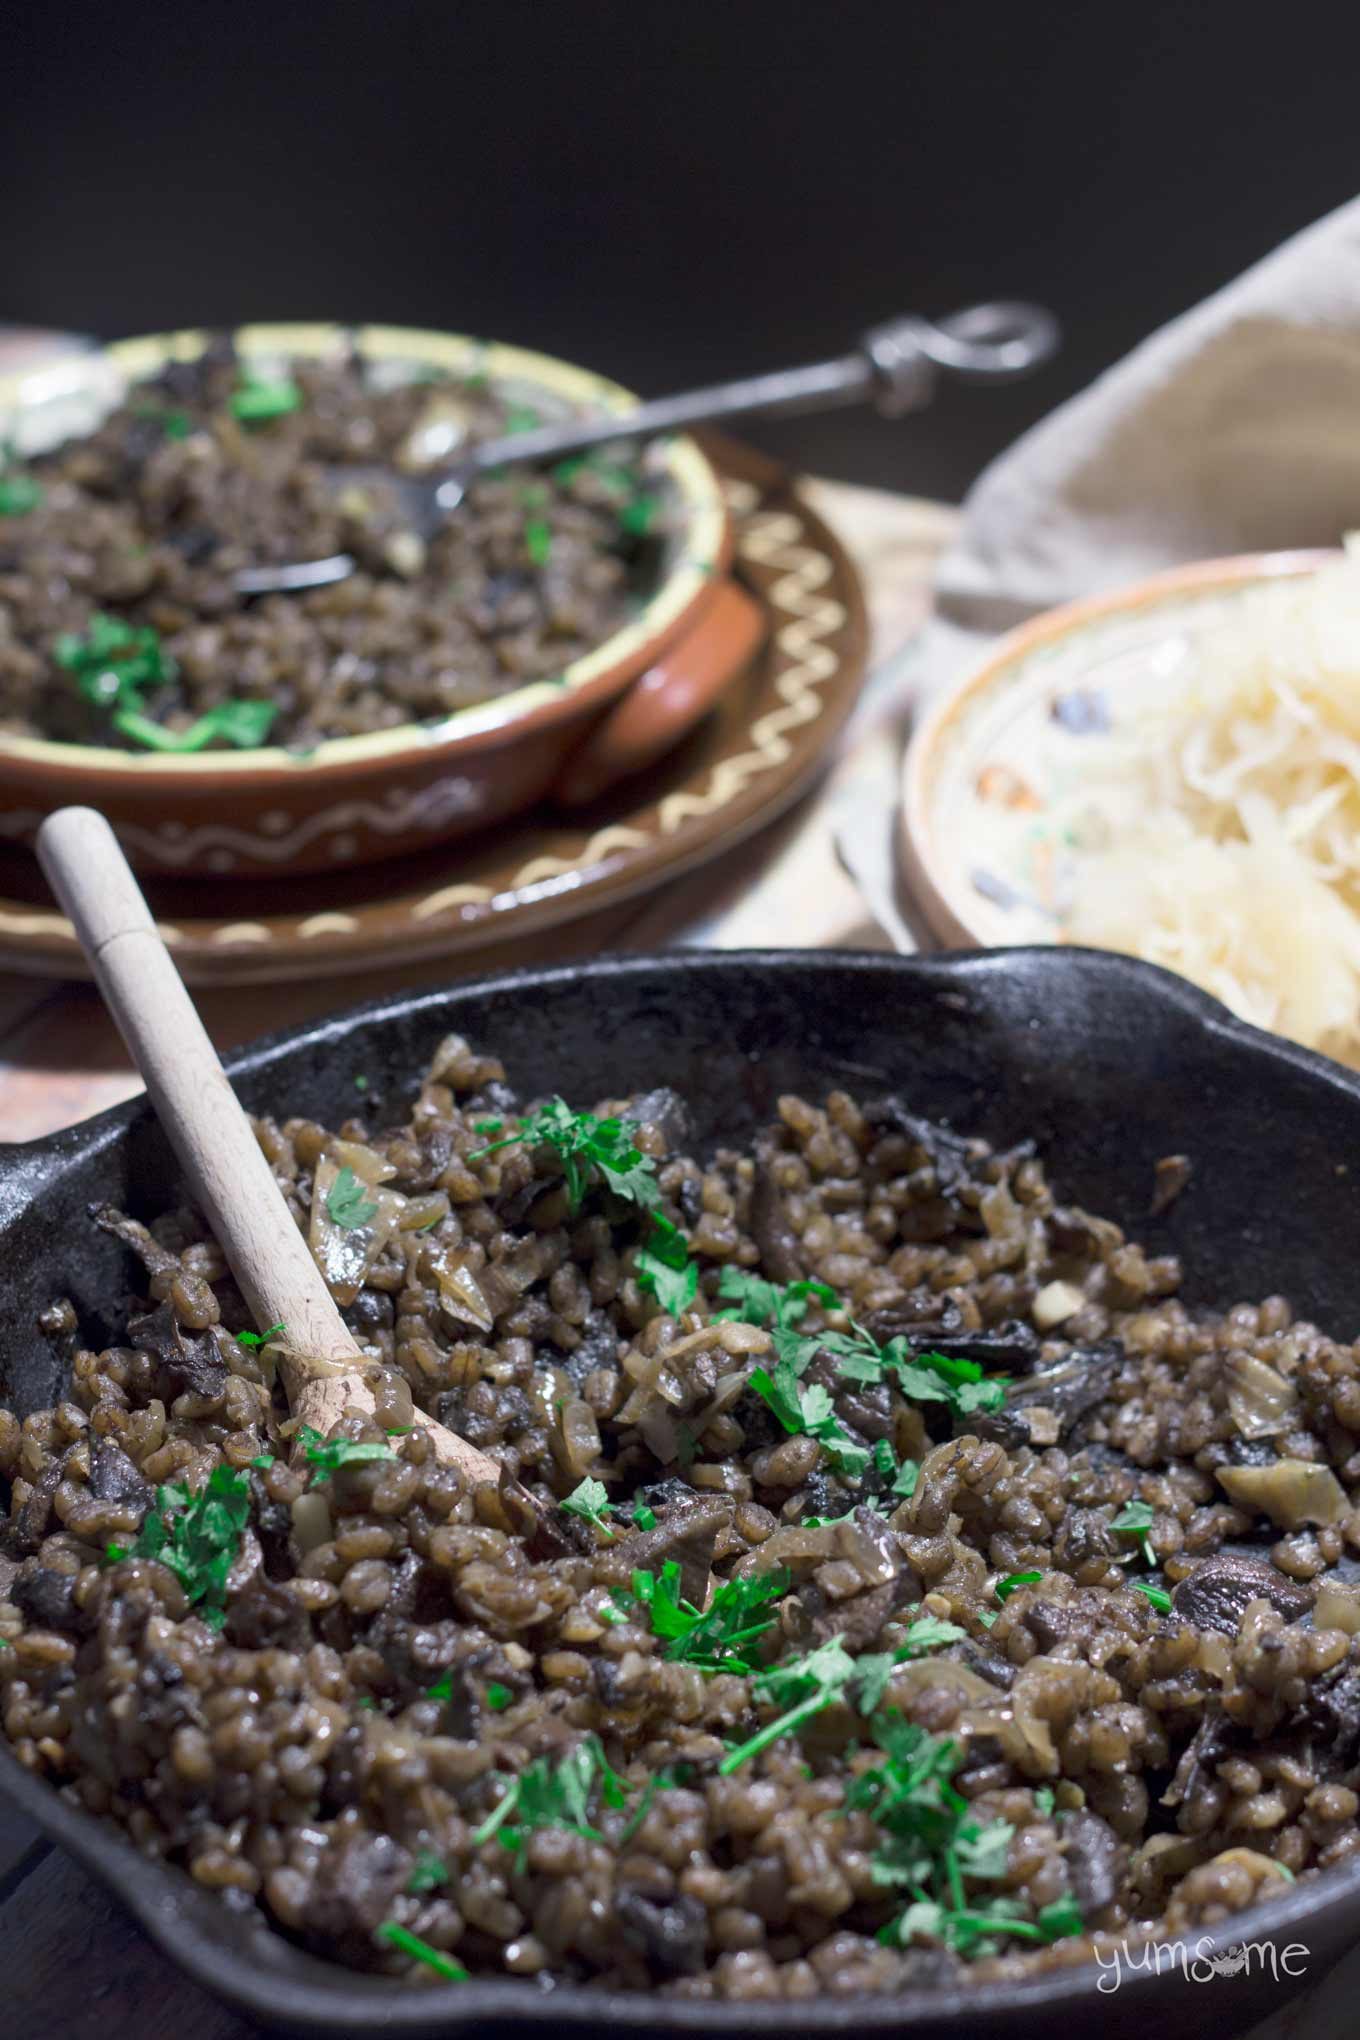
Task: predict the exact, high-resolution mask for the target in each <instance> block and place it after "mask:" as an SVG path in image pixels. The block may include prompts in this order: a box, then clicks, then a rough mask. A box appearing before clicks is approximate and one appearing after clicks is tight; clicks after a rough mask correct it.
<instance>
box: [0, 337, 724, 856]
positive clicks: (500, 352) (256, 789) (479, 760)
mask: <svg viewBox="0 0 1360 2040" xmlns="http://www.w3.org/2000/svg"><path fill="white" fill-rule="evenodd" d="M208 338H209V336H208V335H207V334H206V333H202V332H183V333H169V334H158V335H154V336H152V337H150V338H145V339H138V340H125V341H120V342H118V343H117V344H116V345H114V346H111V347H106V348H102V349H99V350H97V351H92V352H90V353H88V354H85V355H78V356H75V357H73V358H71V359H68V360H63V361H61V362H58V363H56V364H54V365H53V366H51V367H50V368H46V369H43V370H40V371H38V372H36V373H30V374H27V375H19V376H12V377H9V378H7V379H0V440H12V441H14V442H15V444H16V445H17V446H18V448H19V451H20V452H21V453H23V454H29V453H34V452H37V451H40V450H41V449H43V448H45V447H47V446H51V445H55V444H57V443H58V442H59V441H60V440H62V439H64V438H67V437H70V436H71V435H73V434H77V433H81V432H88V431H90V430H92V429H93V427H94V426H95V425H96V424H97V423H98V422H99V420H100V419H101V418H102V417H104V416H105V415H106V414H107V413H108V411H110V410H111V409H112V408H113V407H114V405H115V404H116V403H117V402H118V401H119V399H120V398H121V396H122V394H123V392H124V391H125V390H126V389H127V387H128V385H129V384H131V383H135V382H140V381H142V380H144V379H145V378H146V377H148V376H151V375H154V374H155V373H156V372H157V371H158V370H159V369H160V368H162V367H163V366H164V365H165V363H166V362H167V361H170V360H186V359H188V360H191V359H193V358H194V357H195V356H196V355H197V354H198V353H200V352H201V351H202V350H203V348H204V347H205V346H206V345H207V342H208ZM234 338H235V342H236V346H237V348H238V351H239V352H240V354H241V356H242V357H243V359H245V360H247V361H249V362H250V363H251V364H252V365H253V366H254V367H256V368H257V369H259V370H260V371H261V372H263V373H271V372H277V371H278V370H279V369H280V368H281V367H282V366H283V365H284V364H286V363H287V362H288V361H290V360H299V359H307V358H313V359H314V358H317V357H324V356H326V355H328V354H332V353H335V352H337V351H339V350H341V349H348V348H349V347H351V346H357V347H358V348H359V350H360V351H361V352H362V353H363V354H364V356H365V357H366V358H367V359H368V360H370V361H372V362H374V363H376V364H379V365H380V366H379V371H378V372H379V373H385V374H387V375H390V376H391V377H392V379H393V380H394V381H395V380H400V379H401V378H402V377H403V376H410V375H415V374H418V373H420V372H421V371H422V370H427V369H429V368H438V369H443V370H451V371H453V372H454V373H459V372H464V373H466V372H471V371H473V370H474V368H475V369H476V370H478V371H480V372H482V373H484V374H486V375H489V376H490V377H491V378H492V379H493V380H494V381H496V382H498V383H500V384H501V385H502V386H504V387H505V388H506V389H507V390H508V391H509V392H510V393H511V394H512V395H513V396H514V397H516V398H517V399H519V400H521V401H523V400H526V399H529V400H532V401H533V402H534V404H535V405H536V406H537V407H538V408H540V409H541V410H542V411H544V412H545V413H546V414H548V415H549V416H551V415H558V416H561V415H566V414H569V413H570V412H572V411H574V410H577V409H581V408H586V409H599V408H602V407H609V408H613V409H621V408H626V407H627V406H628V405H630V404H632V403H633V402H634V401H635V399H634V398H633V397H632V396H631V395H630V393H629V392H628V391H627V390H624V389H621V388H620V387H619V385H618V384H617V383H612V382H607V381H605V380H604V379H603V378H602V377H600V376H597V375H594V374H592V373H590V372H589V371H588V370H586V369H582V368H575V367H572V366H570V365H569V364H568V363H566V362H561V361H556V360H554V359H553V358H552V357H550V356H548V355H544V354H532V353H528V352H525V351H524V350H522V349H520V348H514V347H504V346H500V345H498V344H494V343H493V344H487V343H485V342H482V341H476V340H471V339H468V338H466V337H465V336H463V335H461V334H454V333H428V332H419V331H415V330H411V329H408V328H405V327H396V326H362V327H357V328H355V327H340V326H331V325H317V326H313V325H271V326H246V327H242V328H241V329H239V330H238V331H237V332H236V334H235V335H234ZM664 462H665V476H666V484H667V486H668V488H669V490H670V492H671V503H672V505H673V506H674V507H675V510H676V511H677V513H678V514H676V515H675V516H674V517H673V518H672V520H671V522H672V524H673V527H674V528H673V530H672V533H671V536H670V537H669V539H668V540H667V543H666V549H665V554H664V557H663V562H662V567H661V570H660V573H659V576H658V580H657V584H656V586H655V588H654V589H653V591H652V592H651V594H650V595H649V596H648V598H647V600H646V601H645V603H644V605H643V607H642V608H641V610H640V611H639V613H638V614H637V616H635V617H634V618H633V619H632V621H631V622H629V623H628V625H627V626H626V627H625V628H624V629H623V630H621V631H618V632H616V633H615V634H614V635H613V636H612V637H610V638H609V639H607V640H606V641H605V643H603V644H602V645H599V646H597V647H596V649H595V650H594V651H593V652H591V653H589V654H588V655H587V656H586V657H585V658H583V659H579V660H577V661H576V662H575V664H573V665H571V666H569V667H568V668H567V670H566V672H565V674H564V675H563V677H562V678H561V680H558V681H551V682H550V681H536V682H534V683H533V684H531V685H529V686H526V687H522V688H519V689H517V690H516V692H514V693H513V694H509V695H504V696H501V697H500V698H499V699H497V700H495V701H491V702H484V703H480V704H478V705H477V706H476V707H473V708H469V709H465V710H463V711H462V712H461V713H459V714H458V715H456V716H451V717H449V718H447V719H446V720H444V721H442V722H438V723H429V724H411V725H409V726H407V727H405V728H403V729H396V730H385V731H382V732H381V733H379V734H376V735H371V736H362V737H344V738H338V739H334V740H332V741H330V742H328V743H324V744H321V745H319V746H318V747H317V749H316V750H315V751H313V752H311V753H309V754H308V755H307V756H305V757H294V756H292V755H291V754H290V753H289V752H287V751H285V750H283V749H281V748H279V747H277V746H265V747H262V748H261V749H259V750H254V751H248V752H239V751H238V752H207V753H200V754H197V755H192V756H189V757H165V756H159V755H154V754H151V755H140V754H131V753H127V752H123V751H115V750H111V749H103V748H98V747H96V746H93V745H82V744H59V743H48V742H43V741H39V740H36V739H31V738H24V737H0V833H2V834H3V835H5V836H7V837H8V838H10V840H12V841H14V840H17V841H20V842H28V841H30V840H31V838H32V835H33V833H34V831H35V830H36V828H37V826H38V823H39V822H40V821H41V820H42V818H43V816H44V815H45V814H47V813H49V812H50V811H51V810H52V809H53V808H56V807H61V806H63V805H64V804H65V803H67V802H69V801H79V802H83V803H85V804H87V805H90V806H94V807H97V808H100V809H101V810H102V811H103V812H104V813H105V814H106V815H107V816H108V817H109V820H110V821H111V822H112V823H113V826H114V828H115V829H116V830H117V833H118V835H119V837H120V839H121V840H122V842H123V844H124V845H125V847H126V849H127V851H128V854H129V855H130V857H131V858H132V860H133V862H134V863H135V864H137V865H138V866H139V868H141V869H142V870H144V871H160V872H165V873H172V874H174V875H176V876H180V877H183V876H185V875H186V874H189V875H192V874H194V873H206V872H211V873H212V874H213V875H214V876H240V877H249V878H260V877H264V876H267V875H269V874H271V873H282V872H302V871H318V870H326V869H331V870H333V869H335V868H337V867H340V866H347V865H353V864H359V863H364V862H369V861H372V860H374V859H377V858H381V857H390V856H394V855H397V854H400V853H403V852H409V851H412V850H417V849H421V848H424V847H426V846H428V845H429V844H431V843H435V842H439V841H441V840H444V839H446V838H449V837H452V836H457V835H463V834H467V833H469V832H471V831H472V830H477V829H484V828H486V827H487V826H488V825H489V824H492V823H494V822H497V821H500V820H502V819H503V818H504V817H505V816H507V815H512V814H517V813H519V812H520V811H521V810H523V809H525V808H528V807H530V806H532V805H533V804H534V802H536V801H538V800H540V799H541V798H542V797H543V796H544V795H545V794H546V793H548V792H549V791H550V790H553V791H554V792H555V793H556V794H557V795H558V796H559V797H560V798H561V799H563V800H565V801H568V802H570V801H573V800H589V799H593V798H594V796H595V795H596V794H597V793H599V792H600V791H601V790H602V788H603V787H605V786H607V785H609V784H611V783H612V782H613V781H614V780H615V779H619V778H622V777H624V776H625V775H626V774H628V773H630V772H634V771H637V770H639V769H640V768H641V767H643V766H644V765H648V764H650V763H651V762H652V761H653V760H654V759H655V758H658V757H660V756H661V754H662V753H663V752H664V751H666V750H668V749H669V748H670V747H671V746H672V745H673V744H674V743H676V742H677V741H678V740H679V738H680V737H682V736H683V735H684V733H685V732H686V731H687V730H688V729H690V728H691V727H692V726H693V724H694V723H695V722H697V721H698V719H699V718H700V717H701V716H702V715H703V714H704V713H705V711H706V710H707V709H708V708H709V707H711V706H712V704H713V702H714V701H715V700H716V699H717V697H718V695H719V694H720V693H721V691H722V689H723V687H724V686H725V685H726V683H727V681H728V680H730V679H731V678H732V676H733V675H734V674H735V673H736V672H737V671H738V670H739V669H740V667H741V665H742V663H743V662H744V660H745V659H746V658H747V657H748V656H749V655H750V653H751V652H752V651H753V650H754V649H755V646H756V644H757V642H758V640H759V637H760V635H761V630H762V622H761V616H760V612H759V610H758V609H757V607H756V605H755V604H754V602H752V601H751V599H750V597H748V596H747V595H746V594H745V593H744V591H743V590H741V589H740V588H739V587H737V586H736V584H735V583H734V582H732V581H731V580H730V579H729V578H728V568H729V566H730V562H731V533H730V529H729V522H728V517H727V513H726V510H725V508H724V504H723V498H722V491H721V486H720V484H719V481H718V477H717V475H716V473H715V472H714V470H713V468H712V466H711V465H710V463H709V461H708V460H707V459H706V457H705V456H704V454H703V453H702V452H701V451H700V449H699V448H698V447H697V446H696V445H695V443H694V442H693V440H690V439H676V440H674V441H673V442H671V443H670V444H669V445H668V446H667V447H666V448H665V450H664Z"/></svg>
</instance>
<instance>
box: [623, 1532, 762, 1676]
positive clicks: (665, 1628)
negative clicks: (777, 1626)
mask: <svg viewBox="0 0 1360 2040" xmlns="http://www.w3.org/2000/svg"><path fill="white" fill-rule="evenodd" d="M791 1583H792V1576H791V1574H790V1573H788V1572H787V1571H786V1570H784V1569H783V1568H782V1567H780V1568H777V1569H776V1570H775V1571H773V1572H768V1573H756V1574H753V1575H752V1577H751V1578H749V1579H736V1580H724V1581H723V1583H722V1585H721V1586H719V1587H717V1588H716V1589H715V1590H714V1594H713V1598H712V1600H711V1602H710V1603H709V1605H708V1607H707V1609H703V1610H701V1609H698V1608H696V1607H695V1606H694V1605H693V1603H692V1602H690V1601H682V1600H681V1598H680V1591H679V1589H680V1568H679V1566H678V1565H677V1564H676V1562H675V1560H674V1559H668V1560H667V1561H666V1563H665V1565H663V1566H662V1568H661V1571H660V1572H659V1573H649V1572H644V1571H643V1570H642V1569H641V1568H639V1569H638V1570H637V1571H635V1572H634V1574H633V1585H632V1591H631V1592H629V1591H628V1590H627V1589H626V1588H619V1587H616V1588H615V1590H614V1600H615V1603H616V1604H617V1606H618V1607H619V1608H620V1609H621V1610H624V1611H625V1612H628V1611H631V1610H632V1609H633V1608H635V1607H638V1606H640V1607H641V1608H642V1609H644V1610H645V1612H646V1615H647V1619H648V1621H649V1622H650V1624H651V1630H652V1634H653V1636H660V1637H664V1638H665V1640H666V1648H665V1651H664V1652H663V1656H665V1657H667V1658H669V1659H670V1660H671V1661H672V1662H674V1663H680V1664H687V1665H694V1666H695V1667H696V1668H697V1669H698V1670H699V1671H701V1672H735V1673H737V1674H738V1675H739V1676H742V1675H746V1674H749V1673H750V1672H752V1671H754V1670H755V1666H754V1665H753V1664H752V1663H751V1662H750V1660H749V1658H748V1657H747V1656H746V1652H745V1646H746V1645H747V1644H750V1643H754V1642H755V1640H756V1638H757V1637H760V1636H763V1635H764V1634H765V1632H766V1630H768V1629H772V1628H773V1627H774V1621H775V1618H774V1613H773V1611H772V1609H771V1606H770V1604H771V1603H772V1602H774V1601H778V1600H780V1599H781V1598H782V1597H783V1596H784V1595H785V1594H786V1593H787V1592H788V1590H789V1587H790V1585H791ZM766 1610H770V1612H768V1613H766V1612H765V1611H766ZM752 1618H755V1619H752Z"/></svg>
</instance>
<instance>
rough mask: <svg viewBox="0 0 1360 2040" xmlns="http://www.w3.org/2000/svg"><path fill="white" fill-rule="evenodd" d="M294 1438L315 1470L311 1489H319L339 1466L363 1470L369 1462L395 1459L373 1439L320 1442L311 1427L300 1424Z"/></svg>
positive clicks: (394, 1454)
mask: <svg viewBox="0 0 1360 2040" xmlns="http://www.w3.org/2000/svg"><path fill="white" fill-rule="evenodd" d="M297 1436H298V1443H299V1444H300V1445H301V1446H302V1447H303V1450H304V1455H305V1457H306V1458H307V1459H308V1460H310V1462H311V1464H312V1465H313V1466H314V1467H315V1468H316V1472H315V1473H314V1474H313V1475H312V1486H313V1487H320V1485H321V1483H322V1481H325V1480H329V1479H330V1477H331V1475H332V1474H333V1473H338V1472H339V1470H340V1468H341V1467H342V1466H362V1465H364V1464H366V1463H367V1462H368V1461H370V1460H374V1459H395V1458H396V1456H397V1455H396V1453H395V1452H394V1451H393V1450H392V1448H391V1446H390V1445H379V1444H378V1442H377V1440H376V1439H354V1438H323V1437H322V1435H321V1433H320V1432H319V1431H317V1430H314V1429H313V1428H312V1426H311V1425H310V1424H300V1425H299V1426H298V1432H297Z"/></svg>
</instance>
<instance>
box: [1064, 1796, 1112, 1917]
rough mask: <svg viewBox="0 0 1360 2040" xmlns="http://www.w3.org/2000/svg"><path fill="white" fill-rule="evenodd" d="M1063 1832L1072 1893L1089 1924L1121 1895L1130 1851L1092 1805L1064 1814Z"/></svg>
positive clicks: (1082, 1915)
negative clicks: (1093, 1810)
mask: <svg viewBox="0 0 1360 2040" xmlns="http://www.w3.org/2000/svg"><path fill="white" fill-rule="evenodd" d="M1059 1833H1060V1837H1061V1845H1062V1852H1063V1854H1064V1856H1065V1857H1066V1858H1067V1874H1068V1878H1069V1880H1070V1882H1071V1886H1072V1896H1073V1897H1074V1898H1075V1899H1076V1901H1077V1908H1078V1910H1079V1911H1080V1913H1081V1917H1082V1922H1083V1924H1084V1925H1089V1924H1090V1922H1091V1921H1092V1920H1093V1919H1095V1918H1096V1916H1097V1915H1098V1914H1099V1913H1103V1912H1104V1910H1105V1908H1106V1906H1109V1905H1113V1904H1114V1901H1115V1899H1116V1898H1117V1897H1118V1896H1119V1889H1120V1886H1121V1885H1122V1883H1123V1881H1124V1861H1125V1857H1126V1854H1127V1851H1126V1850H1125V1847H1124V1845H1123V1843H1122V1842H1121V1841H1120V1839H1119V1837H1118V1835H1117V1834H1116V1833H1115V1831H1114V1829H1113V1828H1112V1827H1111V1826H1110V1825H1109V1824H1108V1822H1106V1821H1103V1820H1102V1819H1101V1818H1100V1815H1099V1814H1097V1813H1091V1812H1090V1811H1089V1810H1088V1809H1083V1810H1082V1811H1081V1812H1079V1813H1067V1814H1064V1815H1063V1818H1062V1825H1061V1828H1060V1830H1059Z"/></svg>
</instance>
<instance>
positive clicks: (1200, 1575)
mask: <svg viewBox="0 0 1360 2040" xmlns="http://www.w3.org/2000/svg"><path fill="white" fill-rule="evenodd" d="M1315 1592H1316V1589H1315V1588H1314V1587H1313V1585H1312V1584H1311V1583H1310V1584H1308V1585H1306V1586H1305V1585H1303V1584H1301V1583H1300V1582H1299V1581H1298V1580H1291V1579H1287V1578H1286V1577H1285V1575H1284V1574H1283V1573H1282V1572H1279V1571H1277V1569H1276V1568H1275V1567H1274V1566H1273V1565H1270V1564H1268V1563H1267V1562H1266V1561H1265V1560H1264V1559H1258V1558H1243V1557H1239V1556H1237V1555H1235V1554H1233V1553H1231V1552H1227V1551H1220V1552H1218V1553H1217V1554H1216V1555H1215V1556H1214V1557H1213V1558H1206V1559H1205V1560H1204V1561H1203V1562H1202V1563H1201V1564H1199V1565H1197V1566H1196V1567H1195V1569H1194V1571H1193V1572H1189V1573H1187V1574H1186V1576H1185V1578H1184V1579H1183V1580H1180V1581H1178V1582H1177V1584H1176V1586H1175V1587H1174V1588H1173V1589H1172V1593H1171V1606H1172V1609H1173V1611H1174V1613H1175V1614H1177V1615H1179V1616H1180V1617H1181V1620H1182V1621H1183V1622H1193V1623H1194V1625H1195V1627H1196V1628H1197V1629H1216V1630H1220V1631H1222V1633H1223V1634H1224V1635H1225V1636H1236V1635H1237V1633H1238V1631H1239V1630H1240V1629H1241V1627H1242V1617H1243V1615H1244V1614H1245V1613H1246V1611H1247V1608H1248V1606H1249V1605H1250V1603H1251V1602H1252V1601H1269V1603H1270V1605H1271V1607H1272V1608H1274V1609H1275V1610H1276V1612H1277V1613H1278V1614H1280V1615H1283V1617H1284V1619H1285V1621H1286V1622H1297V1621H1299V1620H1300V1618H1301V1617H1302V1616H1304V1615H1306V1614H1307V1612H1308V1610H1309V1609H1310V1608H1311V1607H1312V1605H1313V1599H1314V1595H1315Z"/></svg>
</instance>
